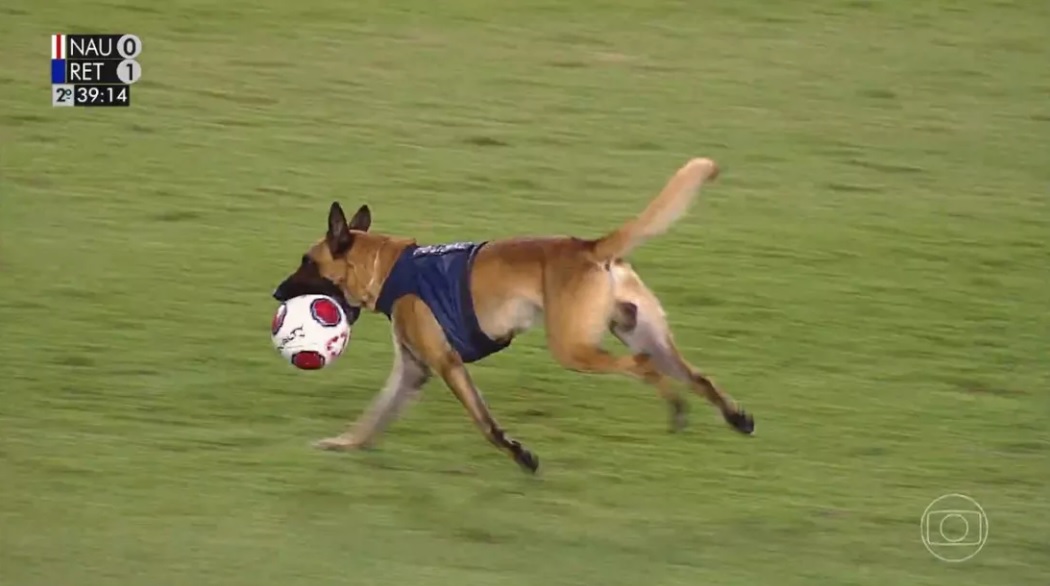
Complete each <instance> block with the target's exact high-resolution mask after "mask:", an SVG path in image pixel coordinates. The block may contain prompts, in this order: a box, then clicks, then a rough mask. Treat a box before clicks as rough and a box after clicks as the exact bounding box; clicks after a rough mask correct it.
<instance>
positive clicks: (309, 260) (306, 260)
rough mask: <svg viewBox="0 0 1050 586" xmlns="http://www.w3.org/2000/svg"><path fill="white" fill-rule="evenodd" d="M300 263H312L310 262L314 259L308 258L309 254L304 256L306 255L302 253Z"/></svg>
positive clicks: (312, 262)
mask: <svg viewBox="0 0 1050 586" xmlns="http://www.w3.org/2000/svg"><path fill="white" fill-rule="evenodd" d="M302 263H303V264H304V265H312V264H314V259H312V258H310V257H309V256H306V255H305V254H304V255H303V260H302Z"/></svg>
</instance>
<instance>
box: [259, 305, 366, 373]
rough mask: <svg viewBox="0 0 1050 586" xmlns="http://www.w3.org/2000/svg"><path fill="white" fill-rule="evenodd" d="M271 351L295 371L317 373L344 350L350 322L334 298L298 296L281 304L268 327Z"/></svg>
mask: <svg viewBox="0 0 1050 586" xmlns="http://www.w3.org/2000/svg"><path fill="white" fill-rule="evenodd" d="M270 333H271V339H272V340H273V346H274V348H277V351H278V352H280V353H281V356H284V359H285V360H287V361H288V362H290V363H291V364H292V365H293V366H295V367H296V368H299V369H302V370H319V369H321V368H324V367H326V366H329V365H330V364H332V363H333V362H335V359H336V358H338V357H339V355H340V354H342V353H343V350H345V349H346V344H347V342H348V341H349V340H350V323H349V322H348V321H347V319H346V312H344V311H343V308H342V307H341V306H340V305H339V302H337V301H336V300H335V299H332V298H331V297H328V296H325V295H301V296H299V297H294V298H292V299H289V300H288V301H285V302H284V303H282V304H281V306H280V307H278V308H277V311H276V312H275V313H274V314H273V322H272V323H271V326H270Z"/></svg>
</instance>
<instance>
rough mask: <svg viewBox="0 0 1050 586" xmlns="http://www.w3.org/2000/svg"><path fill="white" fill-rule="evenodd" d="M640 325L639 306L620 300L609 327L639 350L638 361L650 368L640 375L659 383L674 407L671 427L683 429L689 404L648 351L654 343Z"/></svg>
mask: <svg viewBox="0 0 1050 586" xmlns="http://www.w3.org/2000/svg"><path fill="white" fill-rule="evenodd" d="M637 325H638V306H637V305H635V304H633V303H629V302H617V304H616V308H615V311H614V312H613V321H612V323H610V324H609V331H610V332H611V333H612V335H613V336H615V337H616V338H617V339H618V340H620V341H621V342H623V344H624V346H627V347H628V348H629V349H631V351H632V352H634V353H635V354H634V359H635V361H636V362H639V363H641V365H642V366H643V367H644V368H646V372H643V373H642V374H641V375H640V376H641V378H642V380H643V381H645V382H646V383H649V384H650V385H652V386H653V387H655V388H656V392H657V393H658V394H659V395H660V397H661V398H662V399H663V400H664V401H665V402H666V403H667V405H668V407H669V409H670V429H671V431H672V432H677V431H681V430H682V429H684V428H685V426H686V423H687V421H686V412H687V410H688V404H687V403H686V402H685V399H683V398H682V396H681V395H680V394H678V392H676V391H675V390H674V389H673V388H671V382H672V379H671V378H670V377H668V376H667V375H665V374H663V373H662V372H660V370H659V369H658V368H657V367H656V365H655V364H653V362H652V358H651V357H650V355H649V354H647V353H646V350H647V349H648V348H650V347H651V346H652V344H648V343H646V341H645V340H644V339H643V338H642V337H641V336H639V332H638V330H637Z"/></svg>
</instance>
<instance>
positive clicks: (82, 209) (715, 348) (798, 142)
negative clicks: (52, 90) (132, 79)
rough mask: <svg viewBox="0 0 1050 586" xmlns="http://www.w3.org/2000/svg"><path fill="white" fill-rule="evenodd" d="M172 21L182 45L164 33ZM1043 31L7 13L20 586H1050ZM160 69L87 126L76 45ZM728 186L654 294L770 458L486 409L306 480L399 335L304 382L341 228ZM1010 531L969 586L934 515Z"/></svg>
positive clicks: (7, 275)
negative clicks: (69, 90) (126, 48)
mask: <svg viewBox="0 0 1050 586" xmlns="http://www.w3.org/2000/svg"><path fill="white" fill-rule="evenodd" d="M151 6H152V7H151ZM1047 30H1050V9H1048V8H1047V5H1046V4H1045V3H1039V2H1034V1H1022V0H1018V1H1014V2H1010V1H999V2H981V1H978V0H959V1H957V2H951V3H949V2H933V1H929V0H915V1H912V2H867V1H863V0H856V1H853V2H845V1H832V0H815V1H812V2H802V1H801V0H798V1H788V0H779V1H768V2H757V1H742V0H706V1H697V2H686V1H674V0H649V1H647V2H633V3H629V2H626V1H620V2H613V1H611V0H581V1H578V2H563V1H559V2H554V1H553V0H532V1H528V2H510V1H504V2H482V1H480V0H454V1H451V2H427V1H425V0H414V1H413V2H392V1H385V2H384V1H379V0H362V1H357V2H338V1H335V0H327V1H326V2H320V1H317V2H277V1H275V0H264V1H256V2H247V1H244V0H241V1H230V2H203V1H201V0H172V1H171V2H168V3H167V6H166V7H165V6H164V3H160V2H151V3H144V2H138V3H133V2H130V1H111V2H107V3H96V4H94V5H83V4H80V3H74V2H71V1H69V0H55V1H52V2H46V3H41V2H30V1H29V0H8V1H7V2H5V3H4V6H3V7H0V38H2V39H3V47H4V52H3V54H4V65H3V67H2V70H0V104H2V108H0V140H2V143H0V145H2V151H0V172H2V176H0V324H2V332H3V335H2V337H0V380H2V381H3V382H0V585H2V586H110V585H114V586H116V585H121V586H123V585H134V586H146V585H151V586H154V585H155V586H161V585H176V584H196V585H200V586H203V585H212V584H214V585H222V586H237V585H251V586H267V585H271V584H272V585H280V586H292V585H306V584H310V585H313V584H317V585H321V584H324V585H331V584H348V585H354V586H366V585H373V584H375V585H379V584H383V585H387V584H405V585H413V586H427V585H446V584H447V585H456V586H471V585H475V584H477V585H486V586H492V585H495V584H501V585H502V584H506V585H514V586H518V585H523V586H524V585H543V586H555V585H562V584H588V585H590V584H598V585H603V586H619V585H624V586H636V585H639V584H652V585H677V584H681V585H689V586H696V585H700V584H722V585H737V584H740V585H748V586H754V585H764V584H776V585H785V586H790V585H812V584H829V585H832V584H834V585H846V584H857V585H860V584H864V585H877V586H887V585H891V584H900V585H907V586H920V585H927V584H943V585H945V586H966V585H978V584H980V585H988V584H1009V585H1010V586H1023V585H1036V584H1039V585H1042V584H1045V580H1046V576H1047V574H1048V572H1050V546H1048V543H1050V505H1048V500H1047V492H1046V490H1047V485H1048V484H1050V441H1048V435H1047V424H1048V421H1050V399H1048V394H1047V392H1048V391H1047V389H1048V383H1050V372H1048V371H1050V368H1048V359H1050V294H1048V292H1047V286H1048V283H1050V280H1048V268H1050V243H1048V238H1050V204H1048V199H1047V198H1048V194H1050V191H1048V186H1050V148H1048V147H1050V140H1048V139H1050V101H1048V100H1047V95H1048V93H1050V81H1048V78H1047V76H1046V71H1047V70H1046V66H1047V63H1050V49H1048V45H1047V43H1046V40H1045V39H1046V31H1047ZM60 31H61V32H67V33H78V32H113V33H116V32H130V33H135V34H137V35H139V36H140V37H141V38H142V40H143V43H144V51H143V54H142V55H141V56H140V57H139V61H140V62H141V63H142V65H143V72H144V73H143V80H142V81H141V82H140V83H139V84H137V85H136V86H135V87H134V94H133V101H134V105H133V107H132V108H130V109H128V110H124V111H99V110H79V109H78V110H72V109H70V110H65V109H61V110H58V109H51V108H50V107H49V105H48V99H49V98H48V92H49V88H48V86H47V83H46V79H47V78H46V76H47V71H48V68H47V59H48V54H47V40H48V35H50V34H51V33H55V32H60ZM693 155H706V156H712V157H714V158H716V159H718V160H719V161H720V162H721V163H722V164H723V165H724V168H725V174H724V175H723V178H722V179H721V180H720V181H719V182H718V183H717V184H716V185H715V186H714V187H712V189H710V190H709V191H707V192H705V195H704V197H703V199H702V201H701V203H699V204H698V205H697V206H696V208H694V210H693V211H692V213H691V214H690V216H689V217H688V218H687V219H686V220H685V221H683V222H681V223H680V224H679V225H677V226H676V228H675V229H674V230H673V232H672V233H671V234H669V235H668V236H666V237H663V238H661V239H659V240H657V241H655V242H652V243H650V244H649V245H647V246H646V247H645V248H644V250H642V251H640V252H639V253H638V254H637V255H636V258H635V259H634V260H635V261H636V263H637V265H638V267H639V269H640V271H641V272H642V274H643V276H644V277H645V278H646V280H647V281H648V283H649V284H650V286H652V287H653V288H654V289H655V290H656V291H657V292H658V293H659V294H660V295H661V296H662V298H663V299H664V302H665V305H666V306H667V309H668V311H669V313H670V315H671V318H672V321H673V323H674V326H675V331H676V335H677V337H678V339H679V341H680V343H681V346H682V347H683V349H684V350H685V352H686V354H687V355H688V356H689V357H690V359H691V360H693V361H694V362H696V363H698V364H701V365H703V366H704V368H705V369H706V370H707V371H708V372H709V373H711V374H712V375H713V376H714V377H715V378H716V379H717V380H718V381H719V382H720V383H721V384H722V385H723V386H724V387H725V388H726V389H727V390H728V391H729V392H730V393H731V394H733V395H734V396H735V397H736V398H737V399H738V400H740V401H741V402H742V403H743V404H744V405H745V406H746V407H747V408H748V409H749V410H750V411H752V412H753V413H754V414H755V416H756V419H757V424H758V435H757V436H756V437H755V438H753V439H750V440H748V439H746V438H741V437H739V436H737V435H736V434H735V433H733V432H732V431H730V430H729V429H727V428H726V426H725V425H724V424H722V423H721V422H720V420H719V419H718V417H717V416H716V415H715V414H714V413H713V412H712V411H711V410H710V409H709V408H707V406H706V405H703V404H702V403H700V402H697V401H694V402H693V406H694V408H693V411H692V426H691V427H690V428H689V430H687V431H686V432H685V433H683V434H680V435H670V434H667V433H666V432H665V425H666V420H665V411H664V407H663V405H661V404H660V402H659V401H658V400H657V399H656V398H655V394H654V393H653V392H652V391H651V390H650V389H648V388H646V387H644V386H643V385H641V384H636V383H634V382H631V381H628V380H624V379H619V378H612V377H586V376H583V375H577V374H574V373H570V372H566V371H563V370H560V369H559V368H558V367H556V366H555V365H554V364H553V361H552V360H550V359H549V358H548V356H547V354H546V351H545V350H544V348H543V345H542V341H543V337H542V332H541V331H536V332H531V333H529V334H528V335H526V336H524V337H522V338H521V339H519V340H518V341H517V342H515V344H514V347H513V348H512V349H511V350H509V351H507V352H505V353H502V354H500V355H497V356H496V357H494V358H493V359H491V360H490V361H487V362H485V363H483V364H481V365H478V366H476V367H475V368H473V373H474V376H475V378H476V380H477V381H478V383H479V385H480V386H481V388H482V389H483V390H484V391H485V392H486V396H487V398H488V400H489V403H490V405H491V407H492V409H493V410H494V412H495V414H496V415H497V417H499V418H500V419H501V421H502V423H503V424H504V425H505V426H506V427H507V429H508V430H509V432H510V433H512V434H514V435H515V436H516V437H518V438H520V439H521V440H523V441H524V442H525V443H526V444H527V445H528V446H529V447H530V448H531V449H533V450H534V451H535V452H537V453H538V454H539V456H540V457H541V458H542V462H543V468H542V470H541V472H542V474H541V475H540V476H539V477H537V478H527V477H525V476H524V475H522V474H521V473H520V472H519V471H518V469H517V468H516V467H515V466H514V465H513V463H511V462H509V461H508V460H506V459H505V458H504V457H502V456H501V455H499V454H498V453H497V452H496V450H494V449H493V448H491V447H489V446H488V444H487V443H486V442H485V441H484V440H483V439H482V438H481V437H480V435H479V434H477V432H476V431H475V430H474V428H473V427H472V425H471V424H470V423H469V421H468V418H467V416H466V414H465V413H464V412H463V410H462V408H461V407H460V406H459V405H458V403H457V402H456V401H455V400H454V399H453V398H452V397H451V395H450V393H449V392H448V391H446V390H445V389H444V388H443V387H441V386H440V384H438V383H431V384H430V385H429V386H428V387H427V391H426V394H425V395H424V399H423V400H422V401H421V402H420V403H419V404H417V405H415V406H414V407H413V408H412V409H411V410H410V411H409V412H408V413H407V414H406V416H405V417H404V418H403V419H402V420H401V421H399V422H398V423H397V424H396V425H395V426H394V427H393V428H392V429H391V431H390V433H389V434H388V435H387V436H385V441H384V443H383V444H382V447H381V449H380V450H378V451H375V452H372V453H359V454H348V455H334V454H329V453H320V452H317V451H314V450H312V449H310V447H309V444H310V442H311V441H313V440H315V439H318V438H321V437H324V436H327V435H331V434H333V433H335V432H338V431H340V430H341V429H342V428H343V426H344V425H345V424H346V423H347V422H349V421H350V420H352V419H353V418H354V417H356V416H357V415H358V414H359V413H360V411H361V410H362V409H363V407H364V406H365V405H366V404H367V402H368V401H369V400H370V398H371V397H372V395H373V393H374V392H375V391H376V390H377V389H378V388H379V387H380V385H381V384H382V382H383V380H384V378H385V376H386V373H387V369H388V367H389V360H390V348H389V337H388V336H389V334H388V324H387V322H386V320H385V319H384V318H382V317H379V316H367V317H365V318H363V320H362V321H361V322H359V327H358V328H356V330H355V338H354V341H353V343H352V345H351V348H350V350H349V351H348V354H346V355H345V356H344V357H343V358H342V359H341V360H340V362H339V363H338V364H337V366H336V367H334V368H333V369H331V370H330V371H324V372H320V373H300V372H295V371H293V370H292V369H291V368H290V367H289V366H287V365H286V364H283V363H282V362H281V361H280V360H279V359H278V356H277V354H276V353H275V352H274V351H273V349H272V348H271V347H270V344H269V341H268V340H267V335H268V334H267V325H268V323H269V317H270V312H271V311H272V309H273V307H274V303H273V302H272V301H271V300H270V299H269V292H270V291H271V290H272V288H273V286H274V285H275V284H276V283H277V282H278V281H279V280H280V279H281V278H283V277H284V275H285V274H286V273H287V272H288V271H290V270H291V269H292V268H293V267H294V265H295V263H296V262H297V259H298V257H299V255H300V254H301V252H302V251H303V249H304V248H305V247H306V245H307V244H308V243H309V242H310V241H312V240H313V239H314V238H316V237H318V236H320V234H321V232H322V230H323V228H324V222H325V213H326V210H327V206H328V203H329V202H330V201H331V200H332V199H338V200H340V201H341V202H342V203H343V204H344V205H345V206H347V207H351V206H357V205H360V204H361V203H368V204H370V205H371V206H372V209H373V214H374V219H375V222H374V224H373V226H374V229H377V230H380V231H385V232H392V233H397V234H403V235H413V236H415V237H417V238H418V239H419V240H420V241H421V242H442V241H449V240H462V239H483V238H494V237H500V236H503V235H511V234H522V233H568V234H575V235H580V236H593V235H597V234H600V233H601V232H603V231H605V230H608V229H610V228H611V227H613V226H614V225H616V224H617V223H618V222H620V221H621V220H622V219H624V218H625V217H627V216H629V215H630V214H633V213H635V212H636V211H638V210H639V209H640V208H641V206H643V205H644V203H645V202H646V201H647V199H648V198H649V197H650V196H651V194H652V193H653V192H654V191H655V190H657V189H658V188H659V187H660V186H661V185H662V182H663V181H664V180H665V178H666V177H667V176H668V174H670V173H671V172H672V171H673V170H674V169H675V168H676V167H677V166H678V165H679V164H681V163H682V162H683V161H684V160H685V159H686V158H687V157H689V156H693ZM950 492H962V493H965V494H968V495H970V496H972V497H974V498H976V499H977V500H978V501H979V502H980V503H981V504H982V505H983V506H984V509H985V510H986V511H987V514H988V517H989V519H990V523H991V533H990V537H989V540H988V542H987V545H986V547H985V548H984V549H983V550H982V551H981V552H980V554H978V555H977V556H976V557H974V558H973V559H971V560H969V561H968V562H965V563H962V564H947V563H943V562H940V561H938V560H936V559H935V558H934V557H932V556H931V555H930V554H929V553H928V552H927V551H926V550H925V548H924V547H923V545H922V543H921V542H920V539H919V518H920V515H921V514H922V511H923V510H924V508H925V507H926V506H927V504H928V503H929V502H930V501H931V500H933V499H934V498H935V497H937V496H939V495H941V494H944V493H950Z"/></svg>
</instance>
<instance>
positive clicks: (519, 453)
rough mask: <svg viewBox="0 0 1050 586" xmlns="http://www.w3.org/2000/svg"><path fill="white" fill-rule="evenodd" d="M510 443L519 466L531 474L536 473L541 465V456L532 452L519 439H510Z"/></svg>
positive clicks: (511, 451) (511, 450)
mask: <svg viewBox="0 0 1050 586" xmlns="http://www.w3.org/2000/svg"><path fill="white" fill-rule="evenodd" d="M508 443H509V444H510V453H511V454H512V455H513V456H514V461H515V462H517V463H518V466H521V469H522V470H524V471H526V472H528V473H529V474H535V473H536V470H538V469H539V467H540V458H539V456H537V455H536V454H533V453H532V452H530V451H529V450H528V449H527V448H526V447H525V446H523V445H521V442H519V441H517V440H510V441H509V442H508Z"/></svg>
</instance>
